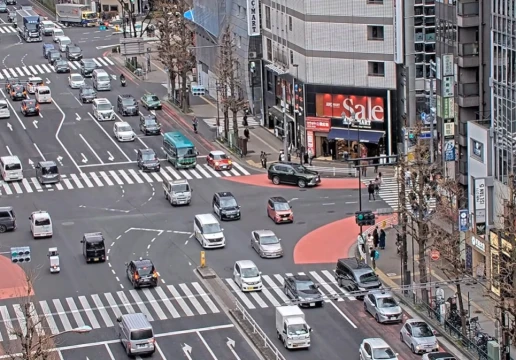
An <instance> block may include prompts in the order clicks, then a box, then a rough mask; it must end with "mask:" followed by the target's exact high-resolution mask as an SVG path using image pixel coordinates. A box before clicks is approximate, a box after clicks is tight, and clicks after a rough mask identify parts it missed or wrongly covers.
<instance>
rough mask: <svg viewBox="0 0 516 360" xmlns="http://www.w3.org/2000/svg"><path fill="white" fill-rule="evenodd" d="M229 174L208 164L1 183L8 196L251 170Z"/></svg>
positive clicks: (236, 169)
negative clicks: (42, 181) (48, 181)
mask: <svg viewBox="0 0 516 360" xmlns="http://www.w3.org/2000/svg"><path fill="white" fill-rule="evenodd" d="M233 166H234V167H233V168H232V169H231V170H230V171H215V170H214V169H213V168H211V167H209V166H208V165H207V164H199V165H198V166H197V167H196V168H195V169H190V170H177V169H175V168H172V167H170V166H164V167H162V168H161V169H160V171H159V172H150V173H147V172H143V171H141V170H137V169H125V170H124V169H120V170H109V171H99V172H84V173H80V174H69V175H62V176H61V183H57V184H45V185H44V186H41V184H40V183H39V182H38V179H36V178H35V177H31V178H27V179H23V180H22V181H21V182H0V189H1V190H3V193H4V194H5V195H13V194H22V193H32V192H34V191H37V192H42V191H54V190H60V191H61V190H65V189H67V190H72V189H89V188H94V187H104V186H113V185H115V184H116V185H133V184H145V183H149V184H151V183H155V182H163V181H165V180H168V181H171V180H181V179H187V180H201V179H213V178H223V177H226V176H228V177H229V176H247V175H251V173H250V172H249V171H247V170H246V169H245V168H243V167H242V166H241V165H237V164H236V163H235V162H234V163H233Z"/></svg>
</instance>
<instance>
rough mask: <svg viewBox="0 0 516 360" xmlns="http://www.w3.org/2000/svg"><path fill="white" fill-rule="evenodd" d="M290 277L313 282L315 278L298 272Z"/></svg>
mask: <svg viewBox="0 0 516 360" xmlns="http://www.w3.org/2000/svg"><path fill="white" fill-rule="evenodd" d="M288 278H289V279H294V280H295V281H311V282H313V280H312V279H311V278H310V276H308V275H301V274H296V275H291V276H288Z"/></svg>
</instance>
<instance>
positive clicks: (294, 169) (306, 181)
mask: <svg viewBox="0 0 516 360" xmlns="http://www.w3.org/2000/svg"><path fill="white" fill-rule="evenodd" d="M267 176H268V178H269V180H272V183H273V184H274V185H279V184H292V185H297V186H299V187H300V188H304V187H306V186H315V185H319V184H320V183H321V177H320V176H319V173H318V172H317V171H313V170H308V169H307V168H305V167H304V166H303V165H299V164H297V163H292V162H284V161H280V162H277V163H274V164H271V165H270V166H269V170H268V171H267Z"/></svg>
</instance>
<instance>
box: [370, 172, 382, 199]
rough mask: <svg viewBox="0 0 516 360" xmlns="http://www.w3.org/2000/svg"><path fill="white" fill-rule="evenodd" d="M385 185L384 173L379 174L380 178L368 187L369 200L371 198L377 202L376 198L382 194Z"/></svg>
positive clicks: (371, 182)
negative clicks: (381, 190)
mask: <svg viewBox="0 0 516 360" xmlns="http://www.w3.org/2000/svg"><path fill="white" fill-rule="evenodd" d="M382 185H383V178H382V173H381V172H379V173H378V176H377V177H376V178H375V179H374V180H371V181H370V182H369V184H368V185H367V193H368V194H369V200H371V198H372V199H373V201H376V196H377V195H378V194H379V193H380V187H381V186H382Z"/></svg>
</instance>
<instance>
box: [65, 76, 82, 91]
mask: <svg viewBox="0 0 516 360" xmlns="http://www.w3.org/2000/svg"><path fill="white" fill-rule="evenodd" d="M68 85H69V86H70V87H71V88H72V89H80V88H81V86H83V85H85V83H84V78H83V77H82V75H81V74H70V76H69V77H68Z"/></svg>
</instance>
